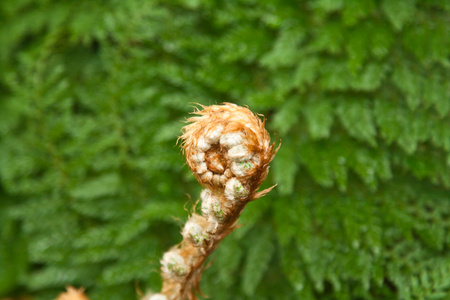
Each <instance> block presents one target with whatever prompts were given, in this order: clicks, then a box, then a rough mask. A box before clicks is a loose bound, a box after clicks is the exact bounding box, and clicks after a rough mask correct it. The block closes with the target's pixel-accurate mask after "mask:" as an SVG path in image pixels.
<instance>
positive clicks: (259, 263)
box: [242, 226, 275, 296]
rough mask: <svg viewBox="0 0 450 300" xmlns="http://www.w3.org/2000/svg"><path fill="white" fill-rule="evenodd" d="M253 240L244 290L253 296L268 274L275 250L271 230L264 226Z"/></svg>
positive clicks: (245, 272) (243, 281) (248, 257)
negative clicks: (266, 273) (264, 276)
mask: <svg viewBox="0 0 450 300" xmlns="http://www.w3.org/2000/svg"><path fill="white" fill-rule="evenodd" d="M259 231H260V232H258V233H257V234H255V235H254V236H253V237H252V238H251V240H254V242H253V243H252V245H251V246H250V248H249V251H248V253H247V257H246V261H245V265H244V269H243V275H242V290H243V291H244V293H245V294H246V295H248V296H251V295H252V294H253V292H254V291H255V289H256V287H257V286H258V284H259V282H260V280H261V278H262V277H263V275H264V273H265V272H266V270H267V268H268V266H269V262H270V260H271V258H272V255H273V251H274V250H275V245H274V241H273V239H272V233H271V230H269V227H267V226H264V227H262V228H260V229H259Z"/></svg>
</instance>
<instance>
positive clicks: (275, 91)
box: [0, 0, 450, 300]
mask: <svg viewBox="0 0 450 300" xmlns="http://www.w3.org/2000/svg"><path fill="white" fill-rule="evenodd" d="M449 26H450V2H449V1H441V0H417V1H415V0H384V1H376V0H364V1H362V0H318V1H312V0H310V1H292V0H280V1H275V0H272V1H256V0H241V1H238V0H230V1H212V0H168V1H150V0H149V1H140V0H127V1H123V0H103V1H89V0H76V1H75V0H66V1H56V0H40V1H32V0H16V1H13V0H4V1H1V2H0V70H1V73H0V298H2V297H8V296H9V297H19V296H29V297H30V298H31V299H36V300H37V299H54V298H55V297H56V295H57V294H58V293H59V292H61V291H62V290H63V289H64V286H65V285H69V284H70V285H75V286H77V287H80V286H83V287H86V288H87V292H88V295H89V296H90V297H91V299H92V300H97V299H98V300H103V299H108V300H114V299H117V300H123V299H136V289H137V287H138V288H139V289H141V290H144V291H147V290H153V291H157V290H159V288H160V284H161V280H160V278H159V274H158V269H159V259H160V257H161V255H162V253H163V252H164V251H166V250H167V249H168V248H169V247H170V246H172V245H174V244H175V243H178V242H179V241H180V240H181V235H180V234H179V231H180V229H181V226H182V224H183V223H184V221H185V220H186V218H187V215H188V213H187V211H186V210H185V203H186V202H187V203H188V204H187V205H186V209H187V210H189V209H191V208H192V206H193V205H194V203H195V201H196V199H197V198H198V195H199V192H200V186H199V184H198V183H197V182H196V181H195V179H194V177H193V176H192V175H191V174H190V172H189V170H188V168H187V166H186V165H185V164H184V158H183V156H182V154H181V152H180V150H179V148H178V147H177V146H175V143H176V140H177V137H178V136H179V135H180V129H181V127H182V126H183V120H184V119H185V118H186V117H187V116H188V113H189V112H192V111H193V108H192V103H193V102H197V103H201V104H216V103H221V102H224V101H227V102H234V103H237V104H239V105H248V106H249V107H250V109H252V110H253V111H255V112H258V113H262V114H264V115H265V116H266V118H267V129H268V131H269V132H270V133H271V135H272V138H273V140H275V138H277V139H279V140H282V147H281V150H280V151H279V153H278V155H277V156H276V158H275V160H274V161H273V163H272V167H271V169H270V170H271V172H270V174H269V177H268V179H267V181H266V183H265V184H264V186H263V187H267V186H270V185H272V184H274V183H278V186H277V188H276V189H275V190H274V191H272V192H271V193H270V194H269V195H267V196H266V197H264V198H262V199H260V200H258V201H255V202H252V203H250V204H249V205H248V207H247V208H246V210H245V211H244V213H243V215H242V218H241V223H242V224H244V225H243V226H242V227H241V228H239V229H238V230H236V231H235V232H234V233H233V234H232V235H231V236H229V237H228V238H227V239H226V240H225V241H224V242H223V244H222V245H221V247H220V248H219V250H218V251H217V252H216V253H215V254H214V255H213V257H214V263H213V265H212V266H211V267H210V268H209V269H208V270H206V271H205V273H204V276H203V279H202V285H201V286H202V289H203V291H204V292H205V293H206V294H207V295H209V296H210V297H211V299H219V300H222V299H223V300H228V299H229V300H235V299H238V300H239V299H277V300H278V299H302V300H313V299H330V300H331V299H349V300H350V299H351V300H353V299H367V300H369V299H450V251H449V250H450V85H449V78H450V72H449V71H450V61H449V51H450V50H449V49H450V41H449V36H450V35H449Z"/></svg>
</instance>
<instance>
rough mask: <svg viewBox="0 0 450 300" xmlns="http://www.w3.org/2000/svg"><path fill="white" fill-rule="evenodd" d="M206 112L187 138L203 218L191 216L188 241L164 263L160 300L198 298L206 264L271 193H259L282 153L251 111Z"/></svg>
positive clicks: (221, 108) (219, 108)
mask: <svg viewBox="0 0 450 300" xmlns="http://www.w3.org/2000/svg"><path fill="white" fill-rule="evenodd" d="M202 108H203V110H199V111H196V112H195V114H196V115H197V116H194V117H191V118H189V119H188V122H189V123H190V124H188V125H186V126H185V127H184V128H183V135H182V136H181V139H182V140H183V144H182V148H183V151H184V154H185V156H186V161H187V164H188V166H189V168H190V169H191V171H192V172H193V173H194V175H195V177H196V178H197V180H198V181H199V182H200V184H201V185H202V186H203V187H204V188H205V189H204V190H203V191H202V192H201V195H200V198H201V200H202V203H201V212H202V213H201V215H198V214H196V213H193V214H192V215H191V217H190V218H189V220H188V221H187V222H186V224H185V226H184V228H183V230H182V235H183V238H184V239H183V241H182V242H181V244H179V245H178V246H176V247H174V248H172V249H171V250H170V251H169V252H167V253H166V254H164V257H163V259H162V260H161V265H162V267H161V271H162V276H163V279H164V285H163V289H162V292H161V294H157V295H163V296H164V297H166V299H167V300H174V299H185V298H188V299H196V297H195V289H197V288H198V283H199V280H200V276H201V270H202V265H203V263H204V261H205V259H206V258H207V257H208V255H209V254H211V253H212V251H214V250H215V248H216V247H217V245H218V244H219V242H220V241H221V240H222V239H223V238H224V237H225V236H226V235H228V234H229V233H231V232H232V231H233V230H234V228H235V227H236V222H237V219H238V217H239V215H240V213H241V211H242V210H243V209H244V207H245V205H246V204H247V203H248V202H249V201H251V200H255V199H257V198H259V197H262V196H263V195H265V194H266V193H267V192H269V191H270V189H267V190H265V191H262V192H256V191H257V190H258V188H259V187H260V185H261V184H262V182H263V181H264V179H265V178H266V176H267V173H268V165H269V163H270V161H271V160H272V159H273V157H274V156H275V154H276V152H277V150H278V149H275V145H274V144H270V136H269V134H268V133H267V131H266V130H265V128H264V121H262V120H261V119H260V118H259V117H258V116H257V115H255V114H253V113H252V112H251V111H250V110H249V109H247V108H244V107H240V106H237V105H235V104H231V103H225V104H223V105H212V106H206V107H202ZM154 297H156V295H155V296H154ZM151 299H152V298H151ZM157 299H159V298H155V299H152V300H157ZM161 299H163V298H161Z"/></svg>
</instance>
